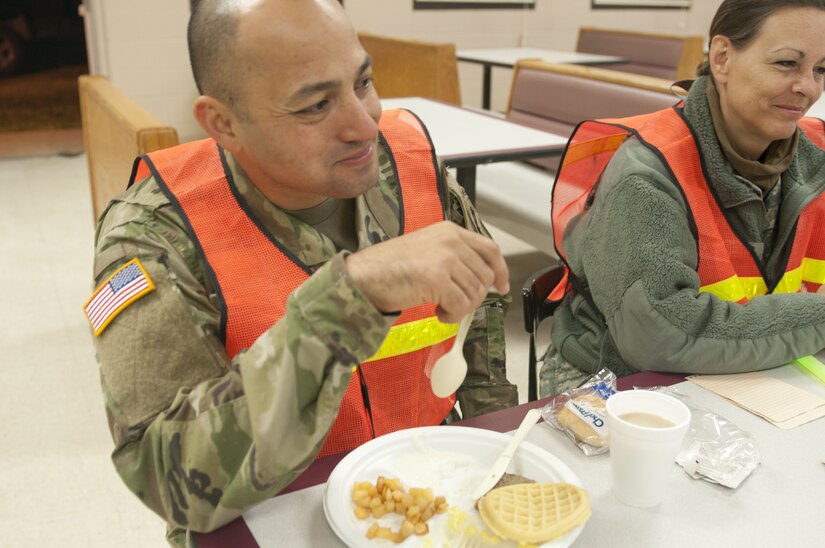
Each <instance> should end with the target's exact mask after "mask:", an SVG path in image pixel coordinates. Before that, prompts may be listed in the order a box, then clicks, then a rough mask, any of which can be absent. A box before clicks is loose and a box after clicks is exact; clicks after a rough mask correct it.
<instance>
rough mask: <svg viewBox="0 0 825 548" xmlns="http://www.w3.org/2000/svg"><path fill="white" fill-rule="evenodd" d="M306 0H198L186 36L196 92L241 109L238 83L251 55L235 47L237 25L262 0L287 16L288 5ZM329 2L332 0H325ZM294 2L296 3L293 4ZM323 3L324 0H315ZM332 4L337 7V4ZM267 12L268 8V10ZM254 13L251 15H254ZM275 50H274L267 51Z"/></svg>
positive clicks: (236, 43)
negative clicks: (244, 57) (247, 56)
mask: <svg viewBox="0 0 825 548" xmlns="http://www.w3.org/2000/svg"><path fill="white" fill-rule="evenodd" d="M307 1H308V0H200V1H199V2H197V4H196V6H195V8H194V9H193V11H192V15H191V17H190V19H189V28H188V32H187V38H188V43H189V60H190V63H191V65H192V74H193V76H194V78H195V85H197V88H198V92H199V93H200V94H201V95H209V96H212V97H214V98H215V99H218V100H219V101H221V102H223V103H225V104H227V105H229V106H230V107H232V108H233V109H234V110H236V112H239V113H242V112H243V108H242V107H243V105H242V104H241V93H240V89H239V87H240V85H241V84H242V83H243V81H244V75H245V72H246V71H247V70H250V69H251V68H252V67H250V61H251V59H242V58H241V57H243V56H244V54H242V53H241V52H240V49H241V48H239V29H240V28H241V27H242V24H241V23H242V19H243V17H244V15H246V14H249V13H250V12H252V11H254V10H256V8H260V7H261V6H262V5H264V4H273V3H274V4H275V5H277V6H278V7H277V9H279V10H283V11H282V13H283V16H284V17H285V18H288V17H289V13H290V8H292V9H293V10H294V8H295V7H296V6H297V5H300V4H301V3H306V2H307ZM329 1H330V2H333V0H329ZM296 2H297V4H296ZM316 2H317V3H318V4H321V5H323V4H326V3H327V0H316ZM334 3H335V4H340V2H334ZM336 8H338V9H340V7H339V6H336ZM270 13H271V12H270ZM256 15H257V14H253V15H251V17H255V16H256ZM273 23H274V21H273ZM271 53H275V52H271Z"/></svg>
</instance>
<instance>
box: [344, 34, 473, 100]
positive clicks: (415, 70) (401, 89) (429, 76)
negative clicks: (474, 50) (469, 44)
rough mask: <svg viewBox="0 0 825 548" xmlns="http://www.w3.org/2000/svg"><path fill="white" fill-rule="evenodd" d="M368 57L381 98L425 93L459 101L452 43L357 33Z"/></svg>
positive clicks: (427, 96)
mask: <svg viewBox="0 0 825 548" xmlns="http://www.w3.org/2000/svg"><path fill="white" fill-rule="evenodd" d="M358 38H359V39H360V40H361V45H362V46H363V47H364V49H365V50H366V52H367V53H368V54H369V55H370V56H371V57H372V69H373V77H374V79H375V89H376V90H377V91H378V96H379V97H381V98H390V97H426V98H428V99H437V100H439V101H443V102H445V103H450V104H453V105H460V104H461V91H460V88H459V84H458V62H457V61H456V57H455V45H453V44H435V43H430V42H421V41H418V40H401V39H398V38H389V37H386V36H376V35H373V34H367V33H363V32H361V33H358Z"/></svg>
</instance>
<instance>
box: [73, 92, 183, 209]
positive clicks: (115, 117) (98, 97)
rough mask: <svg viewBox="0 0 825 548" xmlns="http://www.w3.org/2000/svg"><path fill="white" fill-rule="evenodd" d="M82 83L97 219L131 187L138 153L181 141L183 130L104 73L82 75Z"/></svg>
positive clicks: (81, 100) (85, 129) (93, 200)
mask: <svg viewBox="0 0 825 548" xmlns="http://www.w3.org/2000/svg"><path fill="white" fill-rule="evenodd" d="M78 87H79V89H80V117H81V122H82V125H83V141H84V143H85V146H86V157H87V160H88V162H89V182H90V185H91V193H92V213H93V215H94V220H95V221H97V219H98V218H99V217H100V214H101V213H102V212H103V210H104V209H105V208H106V206H107V205H108V204H109V201H110V200H111V199H112V198H113V197H114V196H116V195H117V194H120V193H121V192H122V191H124V190H126V184H127V183H128V181H129V175H130V174H131V170H132V163H133V162H134V159H135V157H136V156H138V155H139V154H144V153H147V152H152V151H155V150H159V149H162V148H168V147H171V146H175V145H177V144H178V142H179V141H178V132H177V131H176V130H175V128H173V127H170V126H165V125H163V124H162V123H161V122H160V121H158V120H157V119H156V118H155V117H154V116H152V115H151V114H149V113H148V112H146V111H145V110H144V109H143V108H142V107H141V106H140V105H138V104H137V103H135V102H134V101H133V100H132V99H130V98H129V97H128V96H126V94H125V93H123V92H122V91H121V90H119V89H118V88H117V87H115V86H114V85H113V84H112V83H111V82H110V81H109V80H108V79H106V78H105V77H103V76H81V77H80V78H79V79H78Z"/></svg>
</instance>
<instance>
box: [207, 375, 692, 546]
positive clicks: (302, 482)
mask: <svg viewBox="0 0 825 548" xmlns="http://www.w3.org/2000/svg"><path fill="white" fill-rule="evenodd" d="M684 379H685V376H684V375H676V374H671V373H653V372H644V373H637V374H635V375H631V376H629V377H624V378H622V379H619V380H618V388H619V390H628V389H631V388H633V387H634V386H639V387H650V386H669V385H671V384H676V383H678V382H681V381H683V380H684ZM549 401H550V398H544V399H540V400H536V401H533V402H528V403H524V404H522V405H519V406H516V407H511V408H510V409H503V410H501V411H496V412H495V413H488V414H486V415H481V416H479V417H474V418H472V419H467V420H463V421H460V422H457V423H455V424H457V425H460V426H472V427H475V428H484V429H486V430H494V431H496V432H509V431H511V430H514V429H515V428H517V427H518V425H519V423H520V422H521V419H523V418H524V415H525V414H526V413H527V411H529V410H530V409H533V408H536V407H543V406H545V405H546V404H547V402H549ZM345 456H346V453H341V454H338V455H331V456H329V457H324V458H322V459H318V460H316V461H315V462H314V463H312V464H311V465H310V466H309V468H307V469H306V470H305V471H304V473H303V474H301V475H300V476H298V478H297V479H296V480H295V481H293V482H292V483H291V484H290V485H289V486H288V487H287V488H286V489H284V490H283V491H281V493H280V494H284V493H291V492H292V491H298V490H300V489H305V488H307V487H312V486H313V485H318V484H320V483H324V482H325V481H327V478H328V477H329V475H330V474H331V473H332V470H333V469H334V468H335V466H336V465H337V464H338V463H339V462H340V461H341V459H343V458H344V457H345ZM195 538H196V540H197V542H198V545H199V546H200V547H201V548H229V547H231V548H258V543H257V542H255V537H253V536H252V532H251V531H250V530H249V528H248V527H247V526H246V522H244V520H243V518H238V519H236V520H234V521H231V522H229V523H227V524H226V525H224V526H223V527H221V528H219V529H216V530H215V531H212V532H211V533H195Z"/></svg>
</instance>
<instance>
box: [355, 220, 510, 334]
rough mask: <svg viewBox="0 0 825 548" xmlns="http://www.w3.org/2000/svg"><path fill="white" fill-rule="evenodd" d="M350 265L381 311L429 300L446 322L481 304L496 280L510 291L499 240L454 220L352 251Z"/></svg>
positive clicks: (500, 287) (501, 290) (497, 285)
mask: <svg viewBox="0 0 825 548" xmlns="http://www.w3.org/2000/svg"><path fill="white" fill-rule="evenodd" d="M347 269H348V270H349V273H350V276H351V277H352V279H353V281H354V282H355V285H357V286H358V288H359V289H360V290H361V291H362V292H363V293H364V295H366V297H367V298H368V299H369V300H370V302H372V304H374V305H375V307H376V308H378V309H379V310H381V311H383V312H395V311H398V310H402V309H404V308H409V307H412V306H417V305H419V304H422V303H424V302H429V303H433V304H435V305H437V313H438V319H439V320H441V321H442V322H445V323H457V322H458V321H460V320H461V318H462V317H464V316H465V315H467V314H468V313H470V312H472V311H473V310H475V309H476V308H478V306H479V305H480V304H481V302H482V301H483V300H484V297H485V296H486V295H487V291H488V288H489V287H490V286H491V285H492V286H494V287H495V288H496V290H497V291H498V292H499V293H502V294H503V293H506V292H507V291H509V290H510V283H509V273H508V271H507V264H506V263H505V262H504V257H502V255H501V251H500V250H499V247H498V244H496V243H495V242H494V241H493V240H491V239H489V238H485V237H484V236H481V235H480V234H476V233H474V232H470V231H469V230H465V229H463V228H461V227H459V226H458V225H456V224H454V223H451V222H449V221H444V222H441V223H438V224H435V225H431V226H428V227H426V228H423V229H421V230H417V231H416V232H413V233H411V234H406V235H404V236H400V237H398V238H393V239H392V240H389V241H386V242H382V243H380V244H376V245H373V246H370V247H368V248H366V249H363V250H361V251H359V252H357V253H353V254H352V255H350V256H348V257H347Z"/></svg>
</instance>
